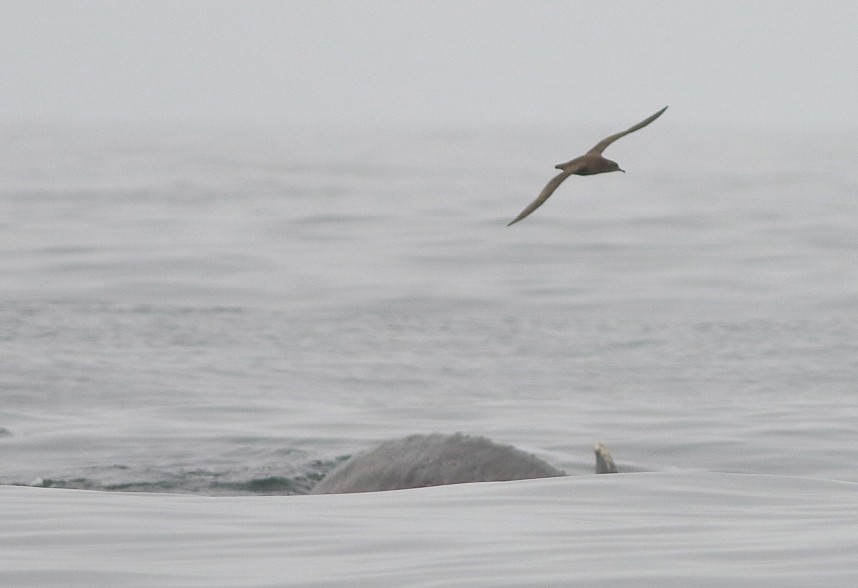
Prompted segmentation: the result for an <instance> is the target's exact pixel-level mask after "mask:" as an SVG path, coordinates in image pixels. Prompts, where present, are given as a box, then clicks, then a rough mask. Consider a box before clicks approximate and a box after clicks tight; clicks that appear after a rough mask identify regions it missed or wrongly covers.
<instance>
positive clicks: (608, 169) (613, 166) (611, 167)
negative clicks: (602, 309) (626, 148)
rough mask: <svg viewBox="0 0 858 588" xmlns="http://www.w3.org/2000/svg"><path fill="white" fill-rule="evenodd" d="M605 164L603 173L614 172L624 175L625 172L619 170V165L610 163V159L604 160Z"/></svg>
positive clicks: (614, 162) (613, 162)
mask: <svg viewBox="0 0 858 588" xmlns="http://www.w3.org/2000/svg"><path fill="white" fill-rule="evenodd" d="M604 162H605V172H606V173H607V172H614V171H619V172H623V173H626V170H624V169H621V168H620V164H619V163H617V162H616V161H611V160H610V159H604Z"/></svg>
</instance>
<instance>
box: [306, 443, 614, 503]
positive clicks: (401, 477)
mask: <svg viewBox="0 0 858 588" xmlns="http://www.w3.org/2000/svg"><path fill="white" fill-rule="evenodd" d="M594 451H595V453H596V473H600V474H603V473H614V472H616V471H617V469H616V466H615V465H614V461H613V459H612V458H611V453H610V451H608V448H607V447H605V446H604V445H602V444H601V443H599V444H597V445H595V446H594ZM565 475H566V473H565V472H564V471H563V470H561V469H558V468H556V467H554V466H552V465H551V464H549V463H547V462H545V461H543V460H541V459H539V458H538V457H536V456H535V455H531V454H529V453H526V452H524V451H521V450H520V449H516V448H515V447H513V446H511V445H500V444H498V443H495V442H493V441H491V440H490V439H487V438H486V437H477V436H470V435H464V434H462V433H456V434H454V435H443V434H440V433H434V434H431V435H411V436H409V437H405V438H403V439H394V440H392V441H386V442H384V443H382V444H381V445H379V446H377V447H375V448H374V449H370V450H368V451H365V452H363V453H359V454H357V455H355V456H353V457H351V458H350V459H348V460H346V461H345V462H343V463H341V464H340V465H339V466H337V467H336V468H334V470H332V471H331V472H330V473H329V474H328V475H327V476H325V477H324V478H323V479H322V480H321V481H320V482H319V483H318V484H316V486H315V487H314V488H313V489H312V490H311V491H310V493H311V494H341V493H351V492H377V491H381V490H401V489H404V488H422V487H425V486H442V485H446V484H463V483H466V482H499V481H504V480H527V479H531V478H551V477H557V476H565Z"/></svg>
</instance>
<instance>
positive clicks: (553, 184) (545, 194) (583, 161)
mask: <svg viewBox="0 0 858 588" xmlns="http://www.w3.org/2000/svg"><path fill="white" fill-rule="evenodd" d="M665 110H667V106H665V107H664V108H662V109H661V110H659V111H658V112H656V113H655V114H653V115H652V116H650V117H649V118H646V119H644V120H642V121H641V122H639V123H638V124H636V125H634V126H632V127H629V128H628V129H626V130H625V131H621V132H619V133H615V134H613V135H611V136H610V137H605V138H604V139H602V140H601V141H599V142H598V143H596V146H595V147H593V148H592V149H590V150H589V151H588V152H587V153H585V154H584V155H581V156H580V157H576V158H575V159H573V160H571V161H567V162H566V163H558V164H557V165H555V166H554V167H555V168H557V169H559V170H563V171H561V172H560V173H559V174H557V175H556V176H554V177H553V178H551V180H550V181H549V182H548V183H547V184H546V185H545V187H544V188H543V189H542V192H540V193H539V196H537V197H536V200H534V201H533V202H531V203H530V204H529V205H528V206H527V208H525V209H524V210H522V211H521V214H519V215H518V216H517V217H515V218H514V219H513V220H512V221H510V222H509V223H508V224H507V225H506V226H510V225H513V224H515V223H517V222H518V221H520V220H522V219H524V218H527V216H528V215H529V214H530V213H531V212H533V211H534V210H536V209H537V208H539V207H540V206H542V205H543V204H544V203H545V201H546V200H548V198H549V196H551V195H552V194H553V193H554V190H556V189H557V186H559V185H560V184H562V183H563V180H565V179H566V178H568V177H569V176H571V175H576V176H590V175H593V174H603V173H607V172H612V171H621V172H624V171H625V170H622V169H620V166H619V164H617V162H616V161H611V160H610V159H607V158H605V157H602V151H604V150H605V149H606V148H607V147H608V145H610V144H611V143H613V142H614V141H616V140H617V139H620V138H621V137H625V136H626V135H628V134H629V133H634V132H635V131H637V130H638V129H642V128H644V127H645V126H647V125H648V124H649V123H651V122H652V121H654V120H655V119H657V118H658V117H660V116H661V115H662V114H663V113H664V111H665Z"/></svg>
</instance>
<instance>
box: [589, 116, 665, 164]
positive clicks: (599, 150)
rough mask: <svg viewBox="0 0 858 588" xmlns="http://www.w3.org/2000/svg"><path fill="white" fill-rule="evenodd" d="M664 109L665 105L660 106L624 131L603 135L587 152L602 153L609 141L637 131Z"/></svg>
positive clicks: (611, 141)
mask: <svg viewBox="0 0 858 588" xmlns="http://www.w3.org/2000/svg"><path fill="white" fill-rule="evenodd" d="M665 110H667V106H665V107H664V108H662V109H661V110H659V111H658V112H656V113H655V114H654V115H652V116H651V117H649V118H646V119H644V120H642V121H641V122H639V123H638V124H636V125H635V126H633V127H631V128H628V129H626V130H625V131H622V132H620V133H617V134H615V135H611V136H610V137H605V138H604V139H602V140H601V141H599V142H598V143H597V144H596V146H595V147H593V148H592V149H590V150H589V151H588V152H587V153H597V154H599V155H601V154H602V151H604V150H605V149H606V148H607V147H608V145H610V144H611V143H613V142H614V141H616V140H617V139H619V138H621V137H625V136H626V135H628V134H629V133H634V132H635V131H637V130H638V129H642V128H644V127H645V126H647V125H648V124H649V123H651V122H652V121H654V120H655V119H657V118H658V117H660V116H661V115H662V114H663V113H664V111H665Z"/></svg>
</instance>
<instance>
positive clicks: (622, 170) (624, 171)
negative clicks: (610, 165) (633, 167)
mask: <svg viewBox="0 0 858 588" xmlns="http://www.w3.org/2000/svg"><path fill="white" fill-rule="evenodd" d="M617 171H621V172H623V173H626V170H624V169H620V168H617Z"/></svg>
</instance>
